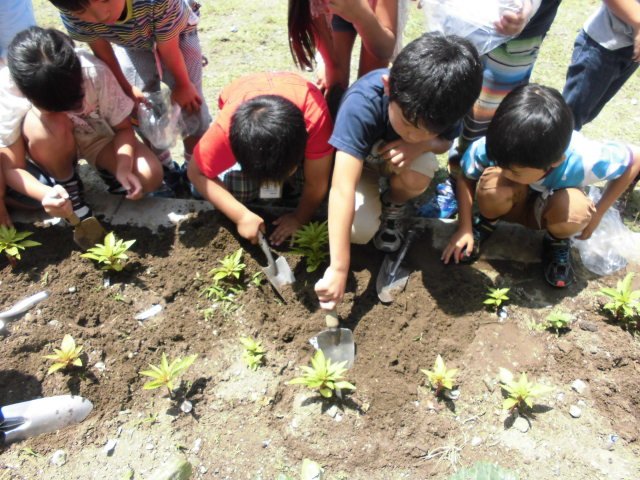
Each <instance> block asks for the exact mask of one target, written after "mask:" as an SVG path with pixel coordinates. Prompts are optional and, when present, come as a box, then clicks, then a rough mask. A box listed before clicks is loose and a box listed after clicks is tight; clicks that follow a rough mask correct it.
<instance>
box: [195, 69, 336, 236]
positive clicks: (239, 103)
mask: <svg viewBox="0 0 640 480" xmlns="http://www.w3.org/2000/svg"><path fill="white" fill-rule="evenodd" d="M218 105H219V107H220V113H219V114H218V118H217V119H216V121H215V123H214V124H213V125H212V126H211V128H209V130H208V131H207V133H205V135H204V136H203V137H202V139H201V140H200V142H199V143H198V144H197V146H196V148H195V150H194V161H193V162H191V164H190V165H189V170H188V175H189V180H190V181H191V182H192V183H193V185H194V186H195V188H196V189H197V190H198V192H200V194H201V195H202V196H203V197H205V198H206V199H207V200H209V201H210V202H211V203H212V204H213V206H214V207H216V209H218V210H220V211H221V212H222V213H224V214H225V215H226V216H227V217H229V219H231V220H232V221H233V222H234V223H235V224H236V226H237V228H238V233H239V234H240V236H241V237H243V238H246V239H248V240H250V241H251V242H253V243H256V242H257V241H258V233H259V232H261V231H262V232H263V233H264V232H265V224H264V220H263V219H262V217H260V216H259V215H256V214H255V213H253V212H252V211H251V210H249V209H248V208H247V207H246V206H245V205H243V203H247V202H252V201H256V200H258V199H272V200H273V201H278V199H280V198H282V197H283V196H286V195H289V196H290V197H299V199H300V200H299V202H298V206H297V208H296V210H295V211H294V212H293V213H289V214H285V215H282V216H281V217H279V218H278V219H276V220H275V221H274V224H275V226H276V228H275V230H274V231H273V233H272V234H271V236H270V240H271V241H272V242H273V243H274V244H276V245H278V244H280V243H282V242H283V241H284V240H286V239H287V238H288V237H290V236H291V235H293V233H294V232H295V231H296V230H297V229H298V228H300V226H302V225H304V224H305V223H306V222H308V221H309V220H311V218H312V216H313V214H314V213H315V211H316V209H317V208H318V206H319V205H320V203H321V202H322V201H323V200H324V198H325V195H326V193H327V190H328V189H329V174H330V171H331V164H332V160H333V148H332V147H331V145H329V137H330V135H331V129H332V127H333V123H332V121H331V116H330V114H329V110H328V108H327V104H326V102H325V99H324V97H323V96H322V93H321V92H320V90H319V89H318V88H317V87H316V86H315V85H313V84H311V83H310V82H308V81H307V80H305V79H304V78H302V77H300V76H299V75H296V74H294V73H256V74H253V75H248V76H246V77H242V78H239V79H238V80H236V81H235V82H233V83H232V84H230V85H229V86H227V87H226V88H225V89H224V90H223V91H222V93H221V94H220V98H219V100H218ZM238 164H239V166H240V167H241V169H239V170H237V169H236V167H237V165H238ZM228 169H230V171H226V170H228ZM225 171H226V172H225ZM300 190H301V193H300Z"/></svg>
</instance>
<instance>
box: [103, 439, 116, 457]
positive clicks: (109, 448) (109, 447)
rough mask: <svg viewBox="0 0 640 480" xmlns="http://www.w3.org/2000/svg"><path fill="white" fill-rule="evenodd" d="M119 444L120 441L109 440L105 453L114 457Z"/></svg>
mask: <svg viewBox="0 0 640 480" xmlns="http://www.w3.org/2000/svg"><path fill="white" fill-rule="evenodd" d="M117 444H118V440H115V439H113V438H112V439H109V440H107V443H106V445H105V446H104V449H103V450H104V453H106V454H107V456H111V455H113V451H114V450H115V449H116V445H117Z"/></svg>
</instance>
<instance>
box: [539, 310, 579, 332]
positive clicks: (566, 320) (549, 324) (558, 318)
mask: <svg viewBox="0 0 640 480" xmlns="http://www.w3.org/2000/svg"><path fill="white" fill-rule="evenodd" d="M571 322H573V316H572V315H571V314H570V313H567V312H563V311H561V310H554V311H553V312H551V313H550V314H549V316H548V317H547V319H546V322H545V326H546V328H549V329H551V330H555V331H556V334H560V330H567V329H569V328H570V327H571Z"/></svg>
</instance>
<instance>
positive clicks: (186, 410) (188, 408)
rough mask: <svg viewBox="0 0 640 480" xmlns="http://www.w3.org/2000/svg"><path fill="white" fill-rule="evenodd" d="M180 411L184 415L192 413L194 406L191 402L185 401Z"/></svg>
mask: <svg viewBox="0 0 640 480" xmlns="http://www.w3.org/2000/svg"><path fill="white" fill-rule="evenodd" d="M180 410H182V411H183V412H184V413H189V412H191V410H193V404H192V403H191V402H190V401H189V400H185V401H184V402H182V403H181V404H180Z"/></svg>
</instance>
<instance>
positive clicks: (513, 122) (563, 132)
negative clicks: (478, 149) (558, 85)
mask: <svg viewBox="0 0 640 480" xmlns="http://www.w3.org/2000/svg"><path fill="white" fill-rule="evenodd" d="M572 133H573V114H572V113H571V109H570V108H569V106H568V105H567V103H566V102H565V101H564V98H562V95H561V94H560V92H558V91H557V90H556V89H554V88H550V87H545V86H542V85H538V84H535V83H531V84H529V85H522V86H520V87H518V88H516V89H514V90H513V91H512V92H511V93H509V95H507V96H506V97H505V98H504V100H502V103H500V106H499V107H498V109H497V110H496V113H495V115H494V116H493V119H492V120H491V123H490V124H489V128H488V130H487V155H488V156H489V158H490V159H492V160H493V161H495V162H496V163H497V164H498V166H499V167H501V168H509V167H510V166H518V167H529V168H538V169H541V170H548V169H549V168H550V167H551V165H552V164H553V163H555V162H557V161H558V160H560V159H561V158H562V155H563V154H564V152H565V150H566V149H567V146H568V145H569V142H570V141H571V135H572Z"/></svg>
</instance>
